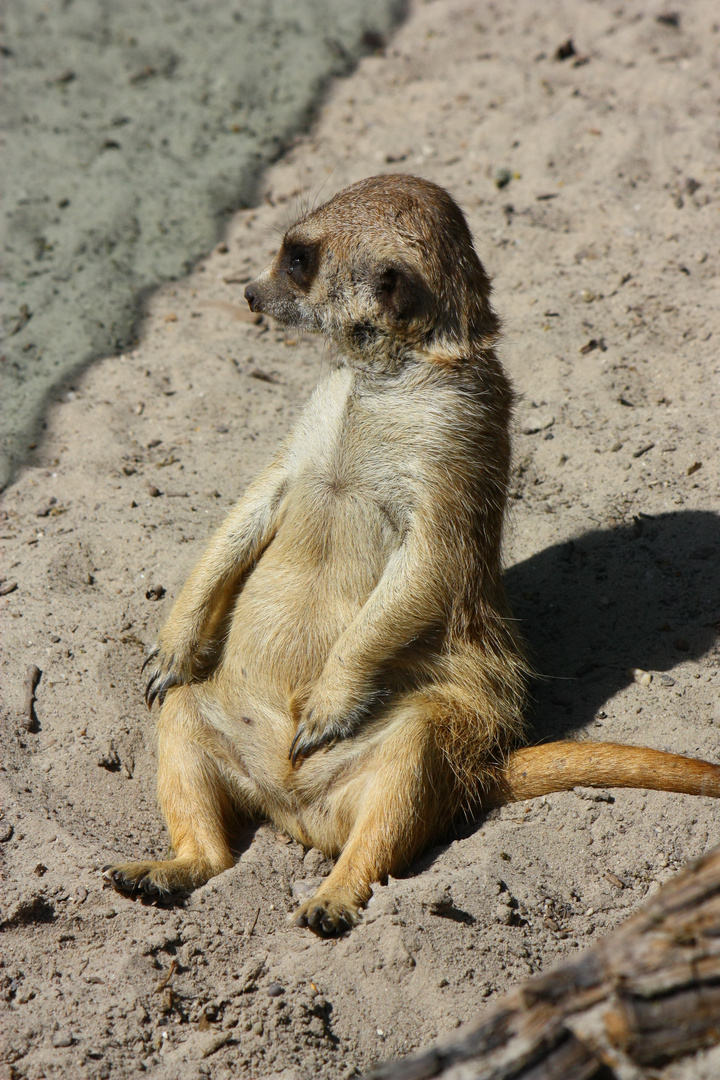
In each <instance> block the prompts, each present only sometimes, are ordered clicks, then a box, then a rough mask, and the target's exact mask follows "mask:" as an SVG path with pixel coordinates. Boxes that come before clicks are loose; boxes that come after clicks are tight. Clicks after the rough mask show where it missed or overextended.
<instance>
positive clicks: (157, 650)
mask: <svg viewBox="0 0 720 1080" xmlns="http://www.w3.org/2000/svg"><path fill="white" fill-rule="evenodd" d="M159 655H160V646H159V645H153V647H152V649H151V650H150V652H149V653H148V654H147V656H146V657H145V663H144V664H143V666H142V667H141V668H140V674H141V675H142V673H143V671H144V670H145V668H146V667H147V666H148V664H149V663H150V661H151V660H154V659H155V657H156V656H159Z"/></svg>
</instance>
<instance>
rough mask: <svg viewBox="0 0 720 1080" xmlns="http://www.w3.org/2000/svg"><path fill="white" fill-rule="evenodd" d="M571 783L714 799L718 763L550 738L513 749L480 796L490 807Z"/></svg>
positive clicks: (718, 788) (719, 781) (719, 794)
mask: <svg viewBox="0 0 720 1080" xmlns="http://www.w3.org/2000/svg"><path fill="white" fill-rule="evenodd" d="M574 787H629V788H648V789H650V790H653V791H676V792H683V793H684V794H686V795H708V796H710V797H711V798H713V799H718V798H720V765H712V764H711V763H710V762H709V761H702V760H700V759H699V758H689V757H682V756H681V755H680V754H666V753H664V752H663V751H661V750H651V749H649V748H648V747H645V746H620V745H618V744H617V743H592V742H553V743H545V744H544V745H542V746H528V747H524V748H523V749H522V750H516V751H514V752H513V753H512V754H510V757H509V758H508V762H507V765H506V766H505V768H504V769H503V770H502V772H501V773H500V776H499V777H498V779H497V782H496V783H495V785H494V786H493V787H491V788H490V789H489V790H488V791H486V792H484V793H483V795H482V799H481V802H482V807H483V809H484V810H491V809H492V808H493V807H497V806H504V805H505V804H506V803H511V802H521V801H522V800H523V799H532V798H534V797H535V796H536V795H549V794H550V793H551V792H553V791H570V790H571V789H572V788H574Z"/></svg>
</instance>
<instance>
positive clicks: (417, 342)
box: [105, 176, 720, 933]
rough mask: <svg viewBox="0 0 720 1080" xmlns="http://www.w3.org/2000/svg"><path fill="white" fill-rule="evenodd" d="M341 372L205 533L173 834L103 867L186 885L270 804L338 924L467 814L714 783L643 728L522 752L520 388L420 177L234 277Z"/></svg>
mask: <svg viewBox="0 0 720 1080" xmlns="http://www.w3.org/2000/svg"><path fill="white" fill-rule="evenodd" d="M246 297H247V299H248V302H249V303H250V306H251V307H252V308H253V309H254V310H258V311H263V312H266V313H267V314H269V315H272V316H274V317H275V318H276V319H278V320H279V321H280V322H281V323H283V324H285V325H290V326H294V327H297V328H300V329H304V330H309V331H312V332H320V333H323V334H324V335H325V336H326V337H327V338H328V339H329V340H330V342H331V343H332V345H333V347H334V349H335V360H334V366H333V369H332V370H331V371H330V373H329V374H328V375H327V376H326V378H325V379H324V380H323V382H322V383H321V384H320V385H319V386H318V388H317V389H316V391H315V393H314V394H313V396H312V397H311V399H310V401H309V402H308V403H307V405H306V407H305V409H304V411H303V413H302V415H301V416H300V418H299V420H298V422H297V423H296V425H295V427H294V429H293V431H292V432H291V433H290V434H289V436H288V437H287V438H286V440H285V441H284V443H283V444H282V445H281V447H280V449H279V451H278V453H277V454H276V456H275V459H274V460H273V462H271V464H270V465H269V466H268V467H267V468H266V469H265V470H264V472H262V473H261V474H260V476H259V477H258V478H257V479H256V480H255V481H254V483H253V484H252V485H251V486H250V488H249V489H248V491H247V492H246V494H245V496H244V497H243V499H242V500H241V501H240V502H239V503H238V505H237V506H236V507H235V508H234V509H233V510H232V511H231V512H230V514H229V515H228V517H227V519H226V521H225V523H224V524H223V525H222V527H221V528H220V529H219V530H218V532H217V533H216V535H215V536H214V537H213V539H212V540H211V542H210V544H209V546H208V548H207V550H206V552H205V554H204V555H203V557H202V559H201V560H200V562H199V564H198V566H197V567H196V569H195V570H194V571H193V573H192V574H191V576H190V578H189V580H188V582H187V584H186V585H185V587H184V588H183V590H182V592H181V594H180V596H179V597H178V599H177V601H176V603H175V606H174V608H173V611H172V613H171V615H170V618H169V620H168V622H167V623H166V625H165V627H164V628H163V629H162V631H161V633H160V636H159V639H158V643H157V645H156V646H155V648H154V649H153V651H152V653H151V654H150V657H149V658H148V663H149V664H151V665H152V666H151V673H150V682H149V684H148V692H147V699H148V703H149V704H150V705H152V703H153V701H154V700H155V699H158V700H159V701H160V703H161V710H160V716H159V720H158V797H159V801H160V805H161V808H162V811H163V814H164V816H165V819H166V821H167V824H168V828H169V831H170V837H171V841H172V845H173V849H174V852H175V855H174V857H173V858H171V859H167V860H163V861H148V860H146V861H139V862H131V863H124V864H121V865H118V866H113V867H108V868H106V871H105V872H106V876H107V877H108V879H109V880H110V881H111V882H112V884H113V885H114V886H115V887H116V888H117V889H119V890H121V891H125V892H133V891H135V890H142V891H143V892H145V893H147V894H150V895H163V896H164V895H169V894H171V893H173V892H179V893H182V892H183V891H185V890H187V889H190V888H193V887H195V886H197V885H199V884H202V883H203V882H205V881H207V880H208V879H209V878H210V877H212V876H213V875H214V874H218V873H220V872H222V871H223V870H225V869H227V868H228V867H230V866H231V865H232V864H233V861H234V856H233V853H232V840H233V830H234V826H235V823H236V822H238V821H242V822H253V821H259V820H263V819H270V820H271V821H272V822H273V823H274V824H275V825H276V826H277V827H278V828H279V829H282V830H284V831H285V832H287V833H288V834H289V835H291V836H293V837H295V838H296V839H297V840H299V841H300V842H301V843H303V844H305V845H308V846H310V845H313V846H316V847H318V848H320V850H322V851H324V852H325V853H326V854H328V855H333V856H337V862H336V865H335V867H334V869H333V871H332V873H331V874H330V875H329V877H328V878H327V879H326V880H325V881H324V882H323V884H322V886H321V887H320V889H319V890H318V892H317V894H316V895H315V896H314V897H313V898H312V899H311V900H309V901H307V902H305V903H304V904H303V905H302V906H301V907H300V908H299V910H298V912H297V913H296V921H297V922H298V923H299V924H301V925H310V926H311V927H312V928H313V929H316V930H317V931H319V932H322V933H336V932H339V931H342V930H344V929H347V928H349V927H351V926H352V925H353V924H354V923H355V922H356V921H357V918H358V915H359V910H360V908H361V907H362V905H363V904H364V903H365V902H366V901H367V900H368V898H369V896H370V895H371V893H372V884H373V882H376V881H381V880H383V879H385V878H386V877H387V875H388V874H391V873H397V872H398V871H399V870H401V869H403V868H405V867H407V866H408V865H409V864H410V863H411V862H412V860H413V859H414V858H415V857H416V856H417V855H418V854H419V853H420V852H421V851H422V849H423V848H424V847H425V846H427V845H428V844H429V843H432V842H433V841H436V840H438V839H439V838H440V837H441V836H442V835H443V834H444V833H445V832H446V831H447V829H448V827H449V826H450V825H451V823H452V821H453V820H454V819H455V818H456V817H457V816H458V815H460V814H463V815H467V814H468V813H477V812H479V811H480V810H481V809H483V808H487V807H490V806H495V805H500V804H501V803H503V802H508V801H512V800H514V799H519V798H529V797H532V796H533V795H536V794H542V793H545V792H548V791H556V790H561V789H567V788H571V787H573V786H574V785H575V784H578V783H581V784H584V785H597V786H612V785H618V786H634V787H635V786H637V787H651V788H658V789H665V790H673V791H688V792H691V793H695V794H707V795H712V796H714V797H718V796H720V767H718V766H715V765H711V764H708V763H706V762H700V761H695V760H693V759H688V758H681V757H678V756H677V755H671V754H661V753H659V752H657V751H653V750H649V749H645V748H633V747H620V746H614V745H611V744H589V743H582V744H580V743H555V744H550V745H546V746H539V747H532V748H524V749H517V747H518V746H519V745H520V744H521V743H522V741H523V736H524V720H523V708H524V703H525V687H526V682H527V679H528V677H529V674H530V669H529V665H528V663H527V661H526V659H525V656H524V650H523V644H522V641H521V640H520V638H519V636H518V633H517V629H516V626H515V623H514V622H513V620H512V618H511V615H510V611H509V608H508V605H507V601H506V599H505V594H504V589H503V583H502V575H501V563H500V552H501V542H502V526H503V517H504V512H505V508H506V501H507V483H508V473H509V466H510V436H509V430H510V420H511V409H512V391H511V388H510V385H509V383H508V380H507V378H506V376H505V373H504V372H503V370H502V367H501V366H500V363H499V361H498V359H497V356H496V353H495V348H494V345H495V341H496V338H497V334H498V328H499V327H498V320H497V317H496V316H495V314H494V312H493V310H492V307H491V305H490V283H489V280H488V278H487V275H486V274H485V271H484V269H483V267H482V264H481V263H480V261H479V259H478V258H477V255H476V253H475V251H474V248H473V245H472V238H471V236H470V233H469V230H468V228H467V225H466V223H465V219H464V217H463V215H462V212H461V211H460V210H459V208H458V207H457V205H456V204H455V203H454V201H453V200H452V199H451V198H450V196H449V195H448V194H447V192H445V191H443V189H441V188H438V187H437V186H436V185H434V184H430V183H429V182H427V181H424V180H420V179H418V178H415V177H406V176H384V177H383V176H381V177H372V178H370V179H368V180H365V181H361V182H360V183H359V184H356V185H354V186H353V187H351V188H349V189H347V190H346V191H343V192H340V194H339V195H337V196H335V197H334V198H333V199H331V200H330V201H329V202H328V203H326V204H325V205H324V206H321V207H319V208H318V209H317V210H315V211H313V212H312V213H310V214H308V215H307V216H306V217H305V218H303V219H301V221H299V222H298V223H297V224H296V225H294V226H293V227H292V228H291V229H289V230H288V232H287V234H286V235H285V237H284V240H283V244H282V247H281V250H280V252H279V254H278V256H277V258H276V259H275V261H274V262H273V264H272V265H271V266H270V267H269V268H268V269H267V270H266V271H264V272H263V273H262V274H261V275H260V276H259V277H258V278H257V279H256V280H255V281H254V282H252V283H251V284H250V285H249V286H248V288H247V289H246Z"/></svg>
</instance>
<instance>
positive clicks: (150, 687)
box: [142, 645, 191, 709]
mask: <svg viewBox="0 0 720 1080" xmlns="http://www.w3.org/2000/svg"><path fill="white" fill-rule="evenodd" d="M150 665H152V666H150ZM147 667H149V668H150V674H149V677H148V681H147V686H146V687H145V703H146V705H147V707H148V709H152V706H153V702H154V701H155V699H156V698H157V700H158V703H159V704H160V705H162V703H163V701H164V700H165V695H166V694H167V692H168V690H169V689H170V688H171V687H173V686H181V685H182V684H183V683H186V682H190V679H191V677H183V675H182V673H181V671H180V670H179V669H178V668H176V667H175V664H174V658H173V657H171V658H169V659H167V658H166V657H165V656H164V655H163V653H162V651H161V649H160V646H159V645H154V646H153V647H152V649H151V650H150V652H149V653H148V655H147V657H146V659H145V663H144V664H143V666H142V671H145V669H146V668H147Z"/></svg>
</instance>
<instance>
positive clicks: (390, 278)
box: [373, 266, 432, 323]
mask: <svg viewBox="0 0 720 1080" xmlns="http://www.w3.org/2000/svg"><path fill="white" fill-rule="evenodd" d="M373 284H374V287H375V295H376V296H377V298H378V300H379V301H380V304H381V305H382V307H383V309H384V310H385V311H386V312H387V314H388V315H389V316H390V318H391V319H392V320H393V322H398V323H404V322H410V321H411V320H412V319H418V318H420V317H421V316H423V315H425V314H426V313H427V312H428V310H429V309H430V304H431V302H432V296H431V294H430V291H429V290H428V288H427V286H426V285H425V282H424V281H423V280H422V278H421V277H420V275H419V274H416V273H415V272H414V271H412V270H410V269H408V268H407V267H405V266H384V267H383V268H382V269H381V270H379V271H378V273H377V275H376V276H375V279H374V282H373Z"/></svg>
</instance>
